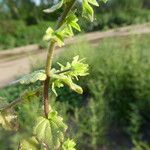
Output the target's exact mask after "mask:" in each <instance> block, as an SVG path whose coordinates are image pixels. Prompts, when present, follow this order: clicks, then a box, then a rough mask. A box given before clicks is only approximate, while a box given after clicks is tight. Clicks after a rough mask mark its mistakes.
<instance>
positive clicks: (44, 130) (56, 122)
mask: <svg viewBox="0 0 150 150" xmlns="http://www.w3.org/2000/svg"><path fill="white" fill-rule="evenodd" d="M66 129H67V126H66V125H65V124H64V123H63V119H62V118H61V117H60V116H58V114H57V112H56V111H52V112H50V113H49V115H48V119H46V118H44V117H39V118H38V119H37V122H36V125H35V127H34V134H35V136H36V137H37V138H38V140H39V141H40V142H43V143H45V144H47V145H48V147H49V148H50V149H57V148H59V147H60V144H61V142H63V140H64V135H63V134H64V132H65V131H66Z"/></svg>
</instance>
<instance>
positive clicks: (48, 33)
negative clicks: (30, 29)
mask: <svg viewBox="0 0 150 150" xmlns="http://www.w3.org/2000/svg"><path fill="white" fill-rule="evenodd" d="M53 34H54V30H53V29H52V28H51V27H48V29H47V30H46V33H45V35H44V37H43V40H44V41H49V40H50V39H51V38H52V36H53Z"/></svg>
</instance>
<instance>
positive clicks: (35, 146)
mask: <svg viewBox="0 0 150 150" xmlns="http://www.w3.org/2000/svg"><path fill="white" fill-rule="evenodd" d="M39 149H40V146H39V143H38V141H37V140H36V138H35V137H30V138H28V139H23V140H22V141H21V143H20V148H19V150H39Z"/></svg>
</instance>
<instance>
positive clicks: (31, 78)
mask: <svg viewBox="0 0 150 150" xmlns="http://www.w3.org/2000/svg"><path fill="white" fill-rule="evenodd" d="M44 80H46V74H45V71H44V70H38V71H34V72H33V73H31V74H28V75H26V76H24V77H22V78H21V79H20V80H19V82H20V83H21V84H30V83H35V82H36V81H44Z"/></svg>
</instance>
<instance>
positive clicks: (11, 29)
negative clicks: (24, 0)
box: [0, 20, 54, 50]
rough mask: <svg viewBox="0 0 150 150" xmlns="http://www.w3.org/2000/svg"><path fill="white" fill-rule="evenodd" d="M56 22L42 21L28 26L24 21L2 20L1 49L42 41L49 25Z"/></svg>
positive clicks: (0, 26)
mask: <svg viewBox="0 0 150 150" xmlns="http://www.w3.org/2000/svg"><path fill="white" fill-rule="evenodd" d="M50 24H51V26H54V22H51V23H49V22H46V21H44V22H40V23H39V24H38V25H31V26H27V25H26V24H25V23H24V22H22V21H11V20H10V21H9V23H8V22H7V21H1V23H0V50H2V49H9V48H14V47H18V46H24V45H28V44H35V43H36V44H37V43H40V41H41V37H42V36H43V34H44V32H45V30H46V29H47V27H48V26H49V25H50Z"/></svg>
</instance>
